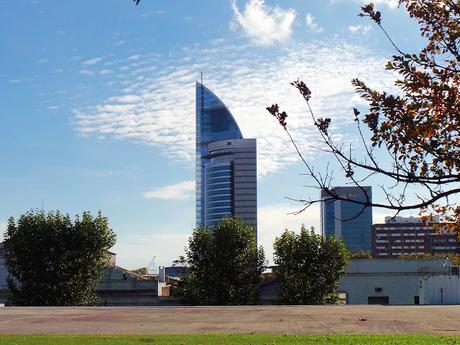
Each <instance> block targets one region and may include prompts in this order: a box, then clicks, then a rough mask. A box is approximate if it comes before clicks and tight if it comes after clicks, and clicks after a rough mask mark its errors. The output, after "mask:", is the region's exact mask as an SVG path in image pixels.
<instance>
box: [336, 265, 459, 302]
mask: <svg viewBox="0 0 460 345" xmlns="http://www.w3.org/2000/svg"><path fill="white" fill-rule="evenodd" d="M449 264H450V262H449V261H447V262H446V260H398V259H394V260H385V259H374V260H364V259H361V260H352V261H351V262H350V264H349V265H348V269H347V273H346V275H345V276H344V277H343V278H342V279H341V280H340V286H339V288H338V289H337V292H339V293H343V294H345V296H346V303H347V304H400V305H403V304H406V305H410V304H422V303H425V301H423V299H421V296H420V294H421V281H424V280H425V281H426V279H428V278H430V277H444V276H448V273H449ZM453 293H455V294H457V295H458V296H459V297H460V290H456V291H455V292H454V291H453ZM426 302H428V303H436V301H435V300H427V301H426Z"/></svg>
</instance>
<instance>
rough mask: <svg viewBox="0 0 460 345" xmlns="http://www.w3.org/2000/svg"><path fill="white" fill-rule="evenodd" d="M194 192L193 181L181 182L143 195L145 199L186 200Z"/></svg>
mask: <svg viewBox="0 0 460 345" xmlns="http://www.w3.org/2000/svg"><path fill="white" fill-rule="evenodd" d="M194 192H195V181H183V182H179V183H176V184H173V185H170V186H165V187H161V188H156V189H154V190H151V191H148V192H145V193H144V197H145V198H147V199H162V200H187V199H190V198H191V197H192V196H193V195H194Z"/></svg>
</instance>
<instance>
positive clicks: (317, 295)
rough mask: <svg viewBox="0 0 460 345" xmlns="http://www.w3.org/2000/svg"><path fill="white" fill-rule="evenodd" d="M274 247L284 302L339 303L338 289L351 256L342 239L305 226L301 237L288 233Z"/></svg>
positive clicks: (278, 239)
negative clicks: (336, 295) (316, 231)
mask: <svg viewBox="0 0 460 345" xmlns="http://www.w3.org/2000/svg"><path fill="white" fill-rule="evenodd" d="M273 247H274V259H275V260H274V261H275V264H276V265H278V271H277V273H276V280H277V281H278V283H279V287H280V295H279V300H280V302H281V303H285V304H325V303H332V302H335V290H336V288H337V286H338V283H339V279H340V277H342V276H343V275H344V274H345V269H346V265H347V263H348V261H349V257H350V254H349V252H348V251H347V249H346V248H345V245H344V244H343V242H342V241H341V240H337V239H336V238H334V237H323V236H321V235H318V234H315V232H314V229H313V228H311V230H310V231H308V230H306V229H305V227H304V226H302V228H301V229H300V233H299V234H297V233H294V232H292V231H288V230H286V231H285V232H284V233H283V234H282V235H281V236H280V237H278V238H276V240H275V242H274V245H273Z"/></svg>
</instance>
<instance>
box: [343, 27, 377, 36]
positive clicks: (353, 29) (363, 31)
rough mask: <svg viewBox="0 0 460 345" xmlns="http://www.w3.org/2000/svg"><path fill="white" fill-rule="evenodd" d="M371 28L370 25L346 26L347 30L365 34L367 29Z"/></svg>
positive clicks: (367, 31)
mask: <svg viewBox="0 0 460 345" xmlns="http://www.w3.org/2000/svg"><path fill="white" fill-rule="evenodd" d="M371 30H372V26H370V25H350V26H348V31H350V32H351V33H353V34H363V35H365V34H367V33H369V31H371Z"/></svg>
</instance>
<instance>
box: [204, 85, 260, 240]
mask: <svg viewBox="0 0 460 345" xmlns="http://www.w3.org/2000/svg"><path fill="white" fill-rule="evenodd" d="M229 215H231V216H236V217H239V218H241V219H242V220H243V221H244V222H246V223H247V224H249V225H251V226H252V227H253V228H254V229H255V230H256V231H257V153H256V139H244V138H243V135H242V134H241V131H240V129H239V127H238V124H237V123H236V121H235V119H234V118H233V116H232V114H231V113H230V111H229V110H228V109H227V107H226V106H225V104H224V103H223V102H222V101H221V100H220V99H219V98H218V97H217V96H216V95H215V94H214V93H212V92H211V91H210V90H209V89H208V88H207V87H205V86H204V85H203V84H202V83H199V82H197V83H196V225H197V227H207V226H214V225H216V224H217V222H218V221H219V220H220V219H222V218H224V217H225V216H229Z"/></svg>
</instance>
